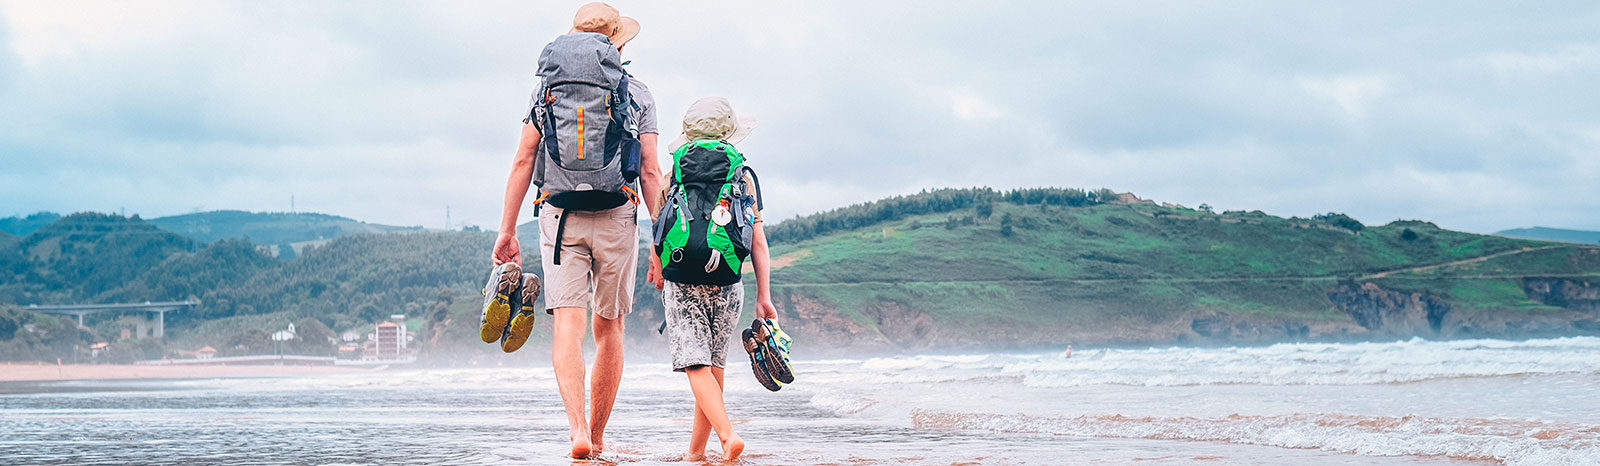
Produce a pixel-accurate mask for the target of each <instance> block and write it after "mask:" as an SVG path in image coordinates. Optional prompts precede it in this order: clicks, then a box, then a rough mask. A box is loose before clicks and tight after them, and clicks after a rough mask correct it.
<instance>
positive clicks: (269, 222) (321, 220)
mask: <svg viewBox="0 0 1600 466" xmlns="http://www.w3.org/2000/svg"><path fill="white" fill-rule="evenodd" d="M150 224H152V225H155V226H157V227H160V228H161V229H164V230H167V231H171V232H175V233H178V234H180V235H183V236H187V237H190V238H193V239H194V240H196V241H199V242H202V243H210V242H213V241H216V240H220V239H224V238H246V239H249V240H250V241H251V242H253V243H256V244H270V245H279V244H293V243H301V242H306V241H317V240H328V239H333V238H337V237H340V236H345V235H352V234H358V233H390V232H397V231H421V230H422V227H397V226H390V225H379V224H376V223H367V222H362V221H357V220H352V219H349V218H345V217H340V216H336V215H327V214H313V213H283V212H272V213H263V212H244V211H238V210H218V211H212V212H200V213H193V214H184V215H174V216H171V217H161V218H156V219H152V220H150Z"/></svg>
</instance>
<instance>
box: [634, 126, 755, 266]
mask: <svg viewBox="0 0 1600 466" xmlns="http://www.w3.org/2000/svg"><path fill="white" fill-rule="evenodd" d="M746 174H748V175H749V177H750V180H751V181H754V182H755V184H756V185H755V186H754V188H755V191H754V192H753V193H754V195H753V196H752V195H751V194H752V191H750V190H749V188H750V187H749V186H746V185H745V175H746ZM760 196H761V182H760V180H758V179H756V173H755V171H754V170H751V169H750V167H746V166H744V154H741V153H739V150H738V149H735V148H734V147H733V144H729V143H727V142H724V141H719V140H715V139H700V140H696V141H693V142H690V143H688V144H684V145H683V146H681V147H678V149H677V150H675V151H672V184H671V185H670V188H668V190H667V196H666V198H665V199H663V201H664V202H662V204H661V211H660V212H658V213H657V214H656V224H655V235H654V236H655V238H654V239H655V253H656V255H658V256H660V257H661V276H662V277H663V278H665V279H667V280H671V281H673V282H676V283H689V284H699V285H732V284H734V283H738V282H739V271H740V269H741V268H742V267H744V261H745V259H747V258H749V257H750V247H751V245H752V242H753V239H754V237H755V224H754V220H755V210H753V209H761V208H762V205H761V204H762V201H761V197H760Z"/></svg>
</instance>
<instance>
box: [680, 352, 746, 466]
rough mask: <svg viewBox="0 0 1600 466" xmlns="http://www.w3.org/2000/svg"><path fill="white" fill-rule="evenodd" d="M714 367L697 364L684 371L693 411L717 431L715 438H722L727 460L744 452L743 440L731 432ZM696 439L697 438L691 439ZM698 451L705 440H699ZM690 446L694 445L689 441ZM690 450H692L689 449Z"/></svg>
mask: <svg viewBox="0 0 1600 466" xmlns="http://www.w3.org/2000/svg"><path fill="white" fill-rule="evenodd" d="M714 369H715V368H713V367H709V366H698V367H693V368H689V369H688V370H686V371H684V372H685V373H686V374H688V375H689V388H690V389H691V390H693V391H694V401H695V406H696V409H695V411H696V412H697V413H699V414H700V415H698V416H696V418H697V421H698V418H702V417H703V418H704V419H705V421H706V423H707V424H710V426H711V429H712V430H715V431H717V438H718V439H721V440H722V454H723V456H724V457H725V458H724V459H727V460H734V459H738V458H739V455H740V454H742V453H744V440H743V439H740V438H739V434H736V433H734V432H733V423H731V422H728V412H727V410H726V408H725V407H724V406H723V404H722V384H721V383H720V382H721V381H720V380H718V379H719V377H717V375H718V374H717V372H721V371H720V370H714ZM697 423H698V422H697ZM693 440H698V439H691V441H693ZM698 443H699V447H700V451H702V452H704V451H705V441H704V440H700V441H699V442H698ZM690 447H691V448H692V447H694V445H693V443H691V445H690ZM691 451H692V450H691Z"/></svg>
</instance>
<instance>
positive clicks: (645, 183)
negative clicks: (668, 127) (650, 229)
mask: <svg viewBox="0 0 1600 466" xmlns="http://www.w3.org/2000/svg"><path fill="white" fill-rule="evenodd" d="M658 139H659V135H657V134H656V133H644V134H640V135H639V145H640V149H639V164H640V165H641V167H639V189H640V190H643V191H644V208H645V209H649V212H650V215H655V213H656V212H658V211H660V209H661V183H663V182H664V181H666V180H664V179H662V178H661V164H660V163H658V162H657V161H656V141H657V140H658Z"/></svg>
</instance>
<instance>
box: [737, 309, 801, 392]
mask: <svg viewBox="0 0 1600 466" xmlns="http://www.w3.org/2000/svg"><path fill="white" fill-rule="evenodd" d="M740 336H741V338H740V339H741V340H743V341H744V351H745V352H746V353H749V354H750V369H751V371H753V372H755V374H756V382H760V383H761V386H763V387H766V388H767V390H771V391H774V392H775V391H778V390H779V389H782V388H783V385H784V384H789V383H794V366H792V365H790V364H789V343H791V342H793V340H791V339H790V338H789V334H787V333H783V329H781V328H778V323H777V322H773V321H772V320H771V319H761V318H757V319H756V320H755V321H754V322H751V323H750V328H747V329H744V332H742V333H741V335H740Z"/></svg>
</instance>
